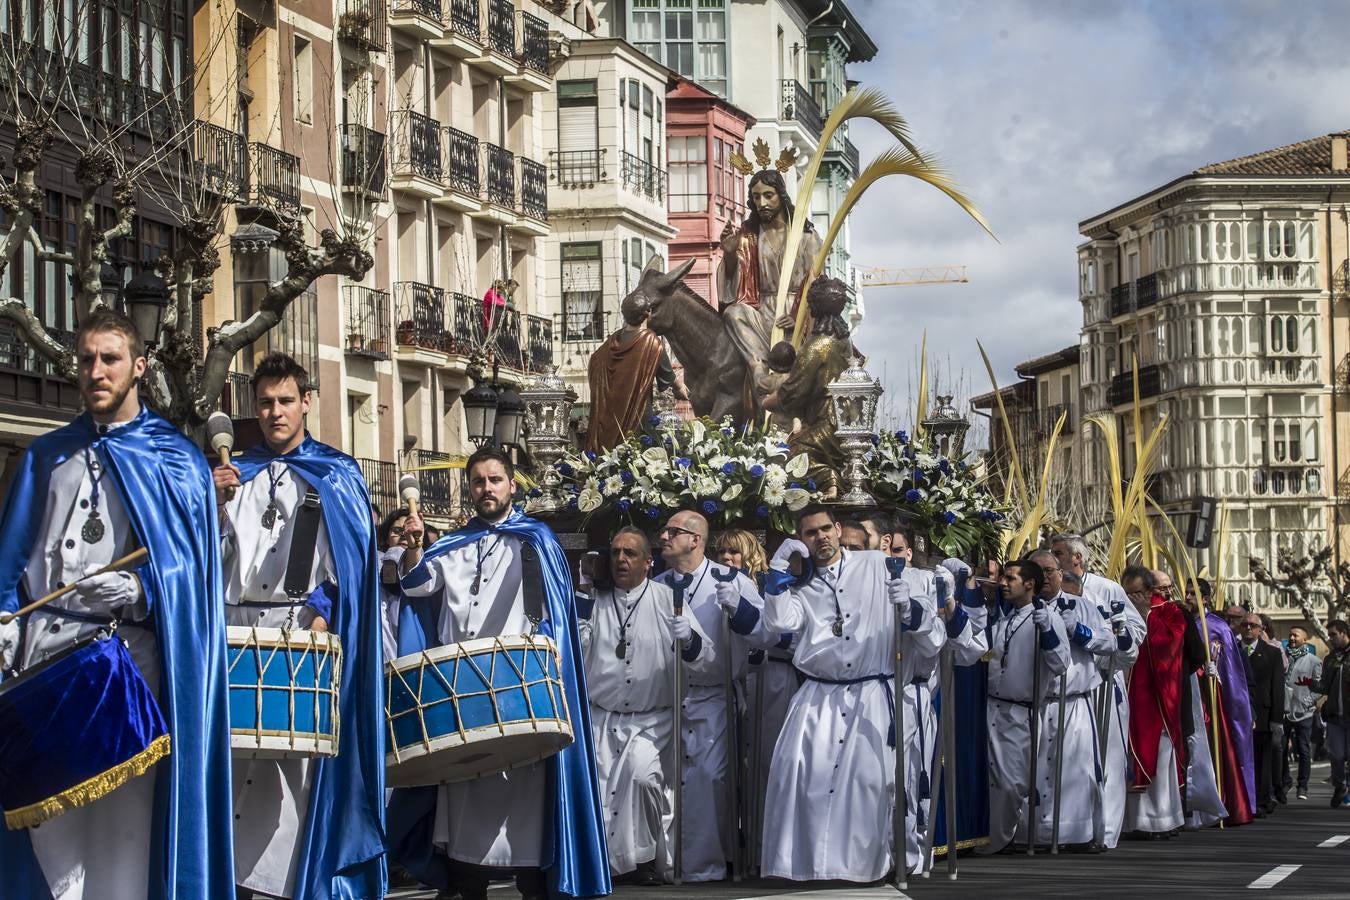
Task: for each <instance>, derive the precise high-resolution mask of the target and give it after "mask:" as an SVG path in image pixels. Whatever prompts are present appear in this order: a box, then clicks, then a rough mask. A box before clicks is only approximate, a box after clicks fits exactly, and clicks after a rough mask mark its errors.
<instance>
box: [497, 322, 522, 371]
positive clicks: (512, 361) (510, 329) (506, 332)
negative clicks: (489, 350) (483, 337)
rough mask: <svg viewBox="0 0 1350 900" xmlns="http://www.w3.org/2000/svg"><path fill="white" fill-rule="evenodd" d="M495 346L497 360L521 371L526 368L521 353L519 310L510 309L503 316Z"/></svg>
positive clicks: (498, 326)
mask: <svg viewBox="0 0 1350 900" xmlns="http://www.w3.org/2000/svg"><path fill="white" fill-rule="evenodd" d="M493 346H494V347H495V348H496V350H497V360H498V361H499V362H500V363H501V364H502V365H503V366H506V367H507V368H508V369H517V370H521V371H523V370H524V369H525V364H524V362H523V361H522V359H521V355H520V313H519V312H518V311H517V310H514V309H508V310H506V312H505V314H504V315H503V316H502V317H501V321H500V323H498V325H497V335H496V338H495V340H494V341H493Z"/></svg>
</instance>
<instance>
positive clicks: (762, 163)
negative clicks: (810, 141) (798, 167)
mask: <svg viewBox="0 0 1350 900" xmlns="http://www.w3.org/2000/svg"><path fill="white" fill-rule="evenodd" d="M751 149H752V151H753V152H754V154H755V162H754V163H752V162H750V160H748V159H746V158H745V156H744V155H743V154H741V152H740V151H735V152H733V153H732V154H731V165H732V168H734V169H735V170H736V171H737V172H740V173H741V174H742V175H750V174H751V173H753V172H754V171H755V168H756V164H758V167H759V168H760V169H761V170H763V169H767V168H769V167H770V166H773V167H774V168H775V169H777V170H778V171H779V172H787V171H788V170H789V169H791V168H792V167H793V165H795V164H796V162H797V151H796V150H793V149H792V148H791V147H784V148H783V149H782V151H781V152H780V153H779V154H778V159H777V160H776V161H775V160H774V158H773V155H772V151H770V150H769V145H768V144H767V143H765V141H764V138H759V139H758V140H756V141H755V143H754V146H753V147H752V148H751Z"/></svg>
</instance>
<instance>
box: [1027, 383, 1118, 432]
mask: <svg viewBox="0 0 1350 900" xmlns="http://www.w3.org/2000/svg"><path fill="white" fill-rule="evenodd" d="M1139 378H1140V385H1139V386H1140V389H1141V393H1142V388H1143V372H1140V373H1139ZM1127 402H1128V401H1127ZM1061 415H1063V416H1064V428H1063V430H1062V431H1060V437H1061V439H1068V438H1069V437H1070V436H1071V435H1072V434H1073V423H1074V408H1073V404H1071V403H1054V404H1051V405H1050V406H1046V407H1041V408H1038V409H1036V410H1035V411H1034V412H1033V413H1032V417H1031V425H1032V427H1033V428H1034V429H1035V431H1036V436H1037V437H1038V438H1042V439H1048V438H1049V437H1050V435H1051V434H1053V433H1054V431H1055V423H1056V422H1058V421H1059V417H1060V416H1061Z"/></svg>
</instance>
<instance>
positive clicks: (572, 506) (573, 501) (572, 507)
mask: <svg viewBox="0 0 1350 900" xmlns="http://www.w3.org/2000/svg"><path fill="white" fill-rule="evenodd" d="M567 508H568V509H570V510H571V511H572V512H576V511H577V498H576V497H573V498H572V499H571V500H568V501H567Z"/></svg>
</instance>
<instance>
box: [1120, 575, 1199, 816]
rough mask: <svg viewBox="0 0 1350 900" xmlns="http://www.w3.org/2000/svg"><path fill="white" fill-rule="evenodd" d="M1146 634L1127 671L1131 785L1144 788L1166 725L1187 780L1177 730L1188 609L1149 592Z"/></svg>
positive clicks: (1182, 743)
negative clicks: (1182, 608)
mask: <svg viewBox="0 0 1350 900" xmlns="http://www.w3.org/2000/svg"><path fill="white" fill-rule="evenodd" d="M1149 603H1150V606H1149V612H1148V635H1147V637H1145V638H1144V643H1143V645H1142V646H1141V647H1140V648H1139V659H1138V660H1137V661H1136V662H1135V664H1134V668H1133V669H1132V670H1131V672H1130V756H1131V757H1132V759H1133V760H1134V781H1133V785H1132V787H1134V788H1135V789H1138V790H1143V789H1145V788H1147V787H1148V785H1149V783H1150V782H1151V781H1153V779H1154V777H1155V776H1156V774H1157V770H1158V741H1159V739H1160V738H1161V737H1162V735H1163V731H1164V729H1166V732H1167V736H1168V738H1169V739H1170V740H1171V741H1172V747H1173V748H1174V749H1175V753H1174V754H1173V760H1174V761H1175V762H1176V766H1177V777H1178V779H1179V780H1180V783H1182V784H1184V783H1185V781H1186V773H1185V768H1184V767H1185V747H1186V742H1185V739H1184V738H1183V736H1182V731H1181V686H1182V673H1183V670H1184V669H1185V665H1184V663H1183V651H1184V646H1185V641H1186V614H1185V613H1184V612H1182V610H1181V607H1179V606H1177V605H1176V604H1175V603H1169V602H1167V600H1166V599H1164V598H1163V596H1162V595H1161V594H1154V595H1153V596H1152V597H1151V598H1149Z"/></svg>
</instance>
